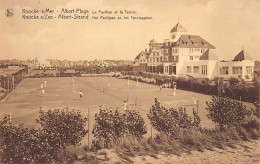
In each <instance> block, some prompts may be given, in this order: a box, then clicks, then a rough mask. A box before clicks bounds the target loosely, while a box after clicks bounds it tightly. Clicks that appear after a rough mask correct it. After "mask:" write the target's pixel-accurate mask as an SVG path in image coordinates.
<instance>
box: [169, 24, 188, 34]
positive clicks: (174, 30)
mask: <svg viewBox="0 0 260 164" xmlns="http://www.w3.org/2000/svg"><path fill="white" fill-rule="evenodd" d="M176 31H177V32H187V30H186V29H185V28H184V27H183V26H182V25H181V24H180V23H177V24H176V25H175V26H174V27H173V28H172V30H171V33H172V32H176Z"/></svg>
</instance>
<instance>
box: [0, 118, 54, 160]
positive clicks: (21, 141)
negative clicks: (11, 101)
mask: <svg viewBox="0 0 260 164" xmlns="http://www.w3.org/2000/svg"><path fill="white" fill-rule="evenodd" d="M9 119H10V117H9V116H5V117H4V118H3V119H2V120H1V121H0V159H1V160H0V162H3V163H43V162H46V161H48V160H49V159H50V154H49V151H48V150H49V149H48V148H49V147H48V146H49V145H48V144H47V141H46V140H44V139H43V137H42V132H41V131H39V130H34V129H28V128H24V127H23V124H20V125H19V126H18V127H16V126H13V125H12V123H11V122H10V121H9Z"/></svg>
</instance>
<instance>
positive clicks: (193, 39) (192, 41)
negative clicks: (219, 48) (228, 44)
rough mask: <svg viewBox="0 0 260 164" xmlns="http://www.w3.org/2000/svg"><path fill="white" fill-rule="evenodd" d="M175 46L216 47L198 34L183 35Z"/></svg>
mask: <svg viewBox="0 0 260 164" xmlns="http://www.w3.org/2000/svg"><path fill="white" fill-rule="evenodd" d="M173 46H178V47H187V48H210V49H215V47H214V46H213V45H212V44H210V43H209V42H207V41H206V40H205V39H203V38H202V37H200V36H198V35H181V37H180V38H179V39H178V40H177V42H176V44H175V45H173Z"/></svg>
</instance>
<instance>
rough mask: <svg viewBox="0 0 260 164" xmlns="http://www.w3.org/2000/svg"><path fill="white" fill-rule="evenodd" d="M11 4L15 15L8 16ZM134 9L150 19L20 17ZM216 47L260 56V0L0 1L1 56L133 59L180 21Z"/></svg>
mask: <svg viewBox="0 0 260 164" xmlns="http://www.w3.org/2000/svg"><path fill="white" fill-rule="evenodd" d="M7 8H11V9H13V10H14V16H13V17H12V18H7V17H6V16H5V11H6V9H7ZM22 8H26V9H32V8H35V9H45V8H51V9H55V10H60V9H61V8H82V9H88V10H125V9H127V10H135V11H136V12H137V15H138V16H151V17H153V19H152V20H147V21H140V20H128V21H124V20H120V21H119V20H115V21H100V20H98V21H93V20H51V21H47V20H44V21H43V20H22V19H21V9H22ZM178 16H179V19H180V23H181V24H182V25H183V26H184V27H185V28H186V29H187V30H188V33H189V34H195V35H200V36H201V37H202V38H204V39H206V40H207V41H208V42H210V43H211V44H213V45H214V46H215V47H216V48H217V55H218V57H219V59H221V60H222V59H225V60H230V59H233V58H234V56H235V55H236V54H238V53H239V51H241V50H242V48H243V47H244V50H245V52H247V53H248V54H249V55H250V56H252V57H253V58H254V59H255V60H260V0H196V1H195V0H91V1H90V0H55V1H53V0H0V44H1V46H0V59H13V58H18V59H32V58H35V57H37V58H38V59H40V60H43V59H46V58H51V59H68V60H93V59H116V60H117V59H130V60H133V59H134V58H135V57H136V55H137V54H138V53H139V52H140V51H142V50H144V49H145V48H148V45H147V44H148V43H149V41H150V40H151V39H153V38H154V39H155V40H156V41H157V42H163V40H164V39H167V38H169V36H170V30H171V29H172V27H173V26H174V25H175V24H176V23H177V22H178Z"/></svg>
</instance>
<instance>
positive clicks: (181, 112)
mask: <svg viewBox="0 0 260 164" xmlns="http://www.w3.org/2000/svg"><path fill="white" fill-rule="evenodd" d="M147 116H148V119H149V120H150V122H151V124H152V126H153V127H154V128H155V129H156V130H157V131H159V132H162V133H165V134H167V135H176V134H178V132H179V130H180V129H184V128H192V127H200V118H199V116H198V114H197V112H195V110H193V116H194V117H193V119H192V117H191V116H189V115H188V114H187V113H186V109H185V108H179V109H178V110H177V109H174V108H170V109H167V108H165V107H163V106H161V105H160V102H158V100H157V98H155V104H154V105H153V106H152V107H151V108H150V110H149V113H148V115H147Z"/></svg>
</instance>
